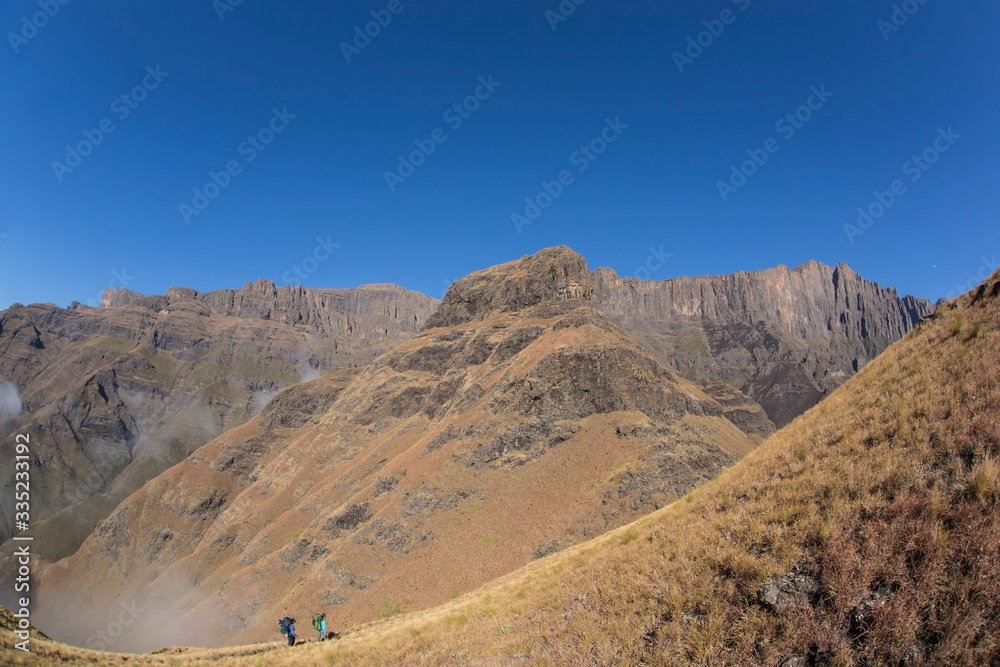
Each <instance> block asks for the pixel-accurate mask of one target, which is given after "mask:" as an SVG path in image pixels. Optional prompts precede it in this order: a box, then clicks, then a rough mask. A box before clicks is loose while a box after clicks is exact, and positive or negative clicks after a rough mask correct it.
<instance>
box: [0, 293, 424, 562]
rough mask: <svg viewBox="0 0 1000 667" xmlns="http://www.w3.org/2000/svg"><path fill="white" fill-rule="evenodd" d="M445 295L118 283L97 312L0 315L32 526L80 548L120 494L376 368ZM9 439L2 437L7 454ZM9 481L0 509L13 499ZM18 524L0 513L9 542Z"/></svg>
mask: <svg viewBox="0 0 1000 667" xmlns="http://www.w3.org/2000/svg"><path fill="white" fill-rule="evenodd" d="M437 303H438V301H437V300H436V299H432V298H429V297H426V296H424V295H422V294H418V293H416V292H410V291H407V290H404V289H403V288H401V287H398V286H395V285H372V286H365V287H360V288H357V289H319V290H311V289H306V288H302V287H275V285H274V284H273V283H271V282H269V281H258V282H256V283H252V284H249V283H248V284H247V285H246V286H244V287H242V288H240V289H237V290H219V291H215V292H208V293H205V294H199V293H197V292H195V291H194V290H188V289H181V288H173V289H171V290H169V291H168V293H167V294H166V295H162V296H145V295H142V294H136V293H134V292H129V291H127V290H121V289H119V290H113V291H108V292H106V293H105V295H104V299H103V301H102V305H101V307H100V308H86V307H79V306H76V307H72V308H69V309H62V308H57V307H55V306H52V305H50V304H36V305H32V306H27V307H25V306H21V305H15V306H14V307H12V308H10V309H8V310H6V311H4V312H2V313H0V378H3V379H5V380H7V381H9V382H11V383H12V384H14V385H15V386H16V387H17V389H18V391H19V393H20V398H21V400H22V401H23V403H24V405H23V411H22V412H21V414H20V415H19V416H18V417H17V419H16V420H15V421H14V422H13V423H9V424H6V425H0V426H4V427H5V430H4V432H2V433H0V436H4V435H7V433H11V432H13V431H14V430H17V431H20V432H24V431H29V432H31V433H32V437H33V438H34V439H36V440H37V442H38V446H37V447H36V450H35V451H36V454H37V457H38V460H37V463H38V465H40V466H42V469H43V470H44V472H45V474H44V475H38V476H36V479H35V480H34V484H33V485H32V486H33V488H32V491H33V493H32V519H33V525H32V528H33V530H34V534H35V535H36V537H38V543H39V547H38V549H39V551H40V553H41V554H42V555H43V556H44V557H46V558H50V559H55V558H59V557H62V556H66V555H68V554H70V553H72V552H73V551H74V550H75V549H76V547H77V546H78V545H79V544H80V543H81V542H82V541H83V539H84V538H85V537H86V536H87V534H89V532H90V530H91V529H92V528H93V527H94V525H96V523H97V522H98V521H99V520H100V519H103V518H104V517H105V516H107V514H108V513H109V512H110V511H111V510H112V509H113V508H114V507H115V505H117V503H118V502H120V500H121V499H122V498H124V497H126V496H127V495H128V494H129V493H131V492H132V491H134V490H136V489H137V488H139V487H140V486H142V484H144V483H145V482H146V481H147V480H148V479H151V478H152V477H154V476H156V475H157V474H159V473H160V472H162V471H164V470H166V469H167V468H169V467H170V466H172V465H173V464H175V463H177V462H178V461H180V460H181V459H183V458H184V457H185V456H187V455H188V454H190V453H191V452H192V451H194V450H195V449H197V448H198V447H200V446H201V445H203V444H205V443H206V442H208V441H209V440H211V439H212V438H214V437H215V436H217V435H218V434H219V433H221V432H222V431H224V430H226V429H229V428H232V427H234V426H236V425H239V424H241V423H243V422H245V421H246V420H247V419H249V418H250V417H251V416H252V415H254V414H256V412H257V411H259V410H260V408H261V407H263V406H264V405H265V404H266V403H267V401H268V400H270V398H271V397H272V396H273V395H274V393H275V392H277V391H278V390H279V389H281V388H283V387H285V386H288V385H290V384H294V383H297V382H301V381H303V380H309V379H312V378H314V377H316V376H318V375H319V374H320V373H321V372H324V371H327V370H330V369H335V368H348V369H349V368H354V367H358V366H363V365H365V364H367V363H370V362H371V360H372V359H374V358H375V357H376V356H377V355H379V354H381V353H383V352H385V351H386V350H388V349H391V348H392V347H395V346H396V345H397V344H399V343H401V342H403V341H405V340H408V339H409V338H411V337H412V336H413V335H414V334H415V333H416V332H417V331H418V330H419V329H420V327H421V326H422V324H423V322H424V321H425V320H426V319H427V317H428V316H429V315H430V314H431V313H432V312H433V310H434V309H435V308H436V306H437ZM11 446H13V439H12V438H6V439H5V440H3V444H2V446H0V455H3V456H6V454H7V453H8V451H7V450H8V448H9V447H11ZM4 460H7V459H4ZM9 479H10V480H13V476H12V475H11V476H10V477H9ZM7 484H8V482H4V485H5V486H3V487H2V491H0V498H2V501H3V502H2V506H3V507H4V508H6V507H11V506H12V504H10V503H9V502H8V501H9V500H10V498H11V497H12V493H13V489H12V487H10V486H8V485H7ZM12 521H13V516H8V515H7V514H6V513H4V512H3V511H2V510H0V542H2V541H4V540H6V539H8V538H9V537H10V535H11V532H10V531H11V527H12ZM5 547H9V544H8V545H5Z"/></svg>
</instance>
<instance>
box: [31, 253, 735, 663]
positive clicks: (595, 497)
mask: <svg viewBox="0 0 1000 667" xmlns="http://www.w3.org/2000/svg"><path fill="white" fill-rule="evenodd" d="M590 277H591V274H590V272H589V271H588V270H587V267H586V263H585V262H584V261H583V259H582V258H581V257H580V256H579V255H577V254H576V253H573V252H572V251H569V250H568V249H553V250H548V251H542V252H540V253H538V254H536V255H534V256H531V257H526V258H524V259H522V260H520V261H518V262H513V263H510V264H506V265H503V266H500V267H494V268H493V269H489V270H487V271H483V272H478V273H475V274H472V275H471V276H469V277H468V278H466V279H463V280H462V281H459V282H458V283H456V284H455V285H454V286H453V287H452V289H451V290H450V291H449V294H448V296H446V298H445V301H444V303H443V304H442V307H441V309H440V310H439V311H438V313H437V314H436V315H435V316H434V317H433V318H432V319H431V320H430V321H429V323H428V327H427V328H426V329H425V330H424V331H422V332H421V333H420V334H419V335H417V336H416V337H415V338H413V339H411V340H410V341H407V342H405V343H403V344H401V345H400V346H398V347H397V348H395V349H394V350H392V351H390V352H389V353H387V354H384V355H382V356H381V357H379V358H378V359H376V360H375V362H374V363H372V364H371V365H369V366H368V367H366V368H364V369H363V370H361V371H360V373H359V374H358V375H357V376H356V377H354V378H353V379H350V380H349V381H348V378H333V377H330V376H324V377H322V378H320V379H318V380H315V381H313V382H310V383H307V384H304V385H301V386H297V387H293V388H290V389H288V390H286V391H285V392H283V393H281V394H279V395H278V396H277V397H275V399H274V400H273V401H272V402H271V404H270V405H269V406H268V408H267V409H266V410H265V411H264V412H262V413H261V414H260V415H258V416H257V417H256V418H254V419H252V420H251V421H250V422H249V423H247V424H245V425H243V426H240V427H238V428H236V429H233V430H231V431H229V432H227V433H225V434H223V435H222V436H221V437H219V438H217V439H216V440H214V441H212V442H211V443H209V444H207V445H206V446H204V447H202V448H201V449H199V450H198V451H197V452H195V453H194V454H193V455H191V456H190V457H188V458H187V459H186V460H184V461H183V462H182V463H180V464H179V465H177V466H175V467H173V468H172V469H171V470H169V471H167V472H166V473H164V474H163V475H160V476H159V477H157V478H156V479H155V480H153V481H151V482H149V483H148V484H146V485H145V486H144V487H143V488H142V489H141V490H139V491H138V492H137V493H135V494H133V495H132V496H131V497H129V498H128V499H127V500H126V501H125V502H124V503H122V504H121V505H120V506H119V507H118V508H117V509H116V510H115V512H114V513H113V514H112V515H111V516H110V517H108V519H107V520H106V521H104V522H103V523H102V524H101V525H100V526H99V527H98V529H97V530H96V531H95V532H94V533H93V534H92V535H91V537H90V538H88V539H87V541H86V542H85V543H84V544H83V546H82V547H81V549H80V551H79V552H78V553H77V554H75V555H74V556H72V557H71V558H68V559H65V560H63V561H61V562H59V563H57V564H56V565H54V566H52V567H51V568H49V569H48V570H47V571H46V573H45V575H44V581H43V582H42V586H41V589H42V591H43V593H46V594H47V595H50V596H52V597H49V598H48V602H47V604H45V605H43V607H42V609H40V611H39V613H38V616H37V618H38V619H39V623H40V625H41V627H43V628H45V629H46V631H47V632H49V633H50V634H52V635H54V636H56V637H59V638H66V639H69V640H72V641H76V642H85V641H86V639H87V637H88V636H89V635H90V633H91V632H92V631H93V629H94V628H99V627H102V626H103V625H104V624H105V623H106V622H107V619H104V618H102V617H101V615H100V613H101V610H103V609H113V608H114V605H115V603H116V601H121V600H127V599H133V598H135V599H136V600H137V601H138V604H139V605H140V606H142V605H145V604H148V605H149V606H150V607H153V608H156V609H158V610H160V612H161V613H165V614H167V615H169V616H171V617H176V619H179V620H178V622H177V623H175V624H172V625H171V627H179V628H181V634H180V635H178V636H176V637H169V636H165V635H164V633H163V630H164V624H161V623H158V622H157V623H154V622H150V623H148V624H144V623H142V622H140V623H137V624H136V625H135V626H133V627H132V628H129V635H128V636H126V637H123V638H122V640H121V643H120V646H121V647H122V648H144V649H148V648H151V647H154V646H156V645H162V644H165V643H167V644H169V643H173V642H182V641H183V643H186V644H190V643H193V642H194V643H197V642H204V643H209V644H218V643H222V642H233V641H259V640H261V639H268V638H270V637H271V636H272V635H273V628H272V626H273V621H274V619H275V618H280V616H281V615H284V613H285V612H286V611H287V612H289V613H292V614H293V615H295V614H298V615H299V617H300V618H301V617H303V616H304V615H305V613H304V612H305V610H307V609H308V610H312V609H319V608H325V609H327V611H328V616H330V617H331V622H332V623H333V624H334V626H335V627H340V626H342V625H343V624H345V623H347V622H350V621H352V620H353V621H358V620H362V619H367V618H373V617H376V616H379V615H386V614H392V613H395V612H396V611H399V610H401V609H413V608H419V607H424V606H427V605H430V604H434V603H437V602H441V601H444V600H447V599H448V598H449V597H451V596H453V595H455V594H458V593H460V592H463V591H466V590H469V589H470V588H473V587H475V586H477V585H479V584H481V583H484V582H486V581H488V580H490V579H492V578H495V577H497V576H500V575H502V574H504V573H506V572H509V571H511V570H512V569H514V568H516V567H518V566H520V565H522V564H524V563H526V562H528V561H529V560H530V559H531V558H532V557H533V556H534V557H538V556H543V555H545V554H548V553H551V552H552V551H555V550H557V549H559V548H561V547H563V546H565V545H568V544H572V543H574V542H578V541H580V540H582V539H585V538H586V537H587V536H590V535H594V534H596V533H598V532H603V531H605V530H607V529H608V528H610V527H614V526H617V525H620V524H622V523H624V522H627V521H629V520H631V519H633V518H635V517H637V516H639V515H641V514H644V513H647V512H649V511H651V510H653V509H655V508H657V507H661V506H663V505H664V504H666V503H667V502H669V501H670V500H671V499H673V498H676V497H678V496H680V495H682V494H684V493H687V492H688V491H689V490H690V489H692V488H694V487H696V486H698V485H699V484H701V483H703V482H704V481H706V480H709V479H711V478H713V477H715V476H716V475H718V474H719V473H720V472H721V471H722V470H723V468H724V467H725V466H728V465H731V464H732V463H734V462H735V461H737V460H738V459H739V458H740V457H742V456H743V455H744V454H746V453H747V452H748V451H750V450H751V449H752V448H753V446H754V443H753V442H752V441H751V440H750V439H749V438H748V437H747V436H745V435H744V434H743V433H741V432H740V431H739V430H738V429H737V428H736V427H735V426H734V425H733V424H732V423H731V422H730V421H729V420H727V419H726V418H724V412H725V409H724V407H723V406H722V405H720V404H719V403H718V402H717V401H715V400H714V399H712V398H711V397H709V396H708V395H707V394H705V393H703V392H702V391H700V390H699V389H698V388H697V387H695V386H694V385H693V384H691V383H689V382H687V381H685V380H682V379H678V378H676V377H675V376H673V375H672V374H671V373H670V372H669V371H667V370H666V369H665V368H663V367H662V365H660V364H659V363H658V362H656V361H655V360H654V359H652V358H651V357H649V356H648V355H647V354H646V353H645V352H644V351H643V350H642V349H641V348H639V347H637V346H636V345H635V344H634V343H633V342H632V341H631V340H630V339H629V338H628V336H627V335H626V334H625V333H624V332H623V331H622V330H621V329H619V328H618V327H617V326H615V325H613V324H611V323H610V322H608V321H607V320H606V319H605V318H604V317H603V316H602V315H600V314H599V313H598V312H596V311H595V310H593V309H591V308H589V307H588V301H587V299H588V297H589V296H590V294H589V289H590V287H589V286H590ZM345 382H346V386H343V385H344V383H345ZM342 386H343V388H342V389H341V387H342ZM84 573H85V574H84ZM67 600H68V601H70V603H69V604H67ZM84 604H86V605H87V606H88V608H89V609H92V610H94V611H95V613H94V615H93V616H92V617H91V616H88V617H86V618H81V617H80V615H79V614H76V613H66V612H67V610H68V609H73V608H76V606H77V605H84Z"/></svg>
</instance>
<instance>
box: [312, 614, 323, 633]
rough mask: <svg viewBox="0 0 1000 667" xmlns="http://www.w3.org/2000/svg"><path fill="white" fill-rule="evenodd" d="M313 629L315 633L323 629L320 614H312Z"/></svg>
mask: <svg viewBox="0 0 1000 667" xmlns="http://www.w3.org/2000/svg"><path fill="white" fill-rule="evenodd" d="M313 629H314V630H315V631H316V632H319V631H320V630H322V629H323V616H322V615H321V614H313Z"/></svg>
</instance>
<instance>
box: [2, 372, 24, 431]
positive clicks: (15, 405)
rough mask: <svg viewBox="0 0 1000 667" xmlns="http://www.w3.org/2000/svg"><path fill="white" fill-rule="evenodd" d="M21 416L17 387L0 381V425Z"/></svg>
mask: <svg viewBox="0 0 1000 667" xmlns="http://www.w3.org/2000/svg"><path fill="white" fill-rule="evenodd" d="M19 414H21V395H20V394H18V393H17V387H15V386H14V385H13V384H11V383H10V382H7V381H6V380H0V424H5V423H7V422H8V421H10V420H12V419H14V418H15V417H17V416H18V415H19Z"/></svg>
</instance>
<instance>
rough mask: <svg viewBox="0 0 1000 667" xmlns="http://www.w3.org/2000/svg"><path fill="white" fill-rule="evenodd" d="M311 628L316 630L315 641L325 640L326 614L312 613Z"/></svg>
mask: <svg viewBox="0 0 1000 667" xmlns="http://www.w3.org/2000/svg"><path fill="white" fill-rule="evenodd" d="M313 628H314V629H315V630H316V633H317V634H316V641H318V642H322V641H326V614H314V615H313Z"/></svg>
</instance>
